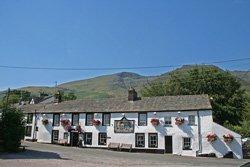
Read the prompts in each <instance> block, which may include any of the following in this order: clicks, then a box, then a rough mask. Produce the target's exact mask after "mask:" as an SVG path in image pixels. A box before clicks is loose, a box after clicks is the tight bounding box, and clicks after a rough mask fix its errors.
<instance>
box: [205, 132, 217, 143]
mask: <svg viewBox="0 0 250 167" xmlns="http://www.w3.org/2000/svg"><path fill="white" fill-rule="evenodd" d="M206 138H207V141H208V142H210V143H212V142H214V141H215V140H217V135H216V134H215V133H209V134H208V135H207V136H206Z"/></svg>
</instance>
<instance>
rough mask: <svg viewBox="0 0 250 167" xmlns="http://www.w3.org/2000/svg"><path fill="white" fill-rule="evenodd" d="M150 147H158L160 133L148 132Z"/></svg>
mask: <svg viewBox="0 0 250 167" xmlns="http://www.w3.org/2000/svg"><path fill="white" fill-rule="evenodd" d="M148 147H151V148H157V147H158V134H157V133H149V134H148Z"/></svg>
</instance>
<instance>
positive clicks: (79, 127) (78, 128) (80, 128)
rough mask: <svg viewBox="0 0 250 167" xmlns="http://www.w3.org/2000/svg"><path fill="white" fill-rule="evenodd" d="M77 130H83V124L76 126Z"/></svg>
mask: <svg viewBox="0 0 250 167" xmlns="http://www.w3.org/2000/svg"><path fill="white" fill-rule="evenodd" d="M76 130H77V131H78V132H79V133H80V132H82V127H81V125H77V126H76Z"/></svg>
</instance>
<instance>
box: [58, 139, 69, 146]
mask: <svg viewBox="0 0 250 167" xmlns="http://www.w3.org/2000/svg"><path fill="white" fill-rule="evenodd" d="M58 143H59V144H61V145H64V146H66V145H67V144H68V140H67V139H61V140H59V142H58Z"/></svg>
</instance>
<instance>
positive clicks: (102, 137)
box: [98, 133, 107, 145]
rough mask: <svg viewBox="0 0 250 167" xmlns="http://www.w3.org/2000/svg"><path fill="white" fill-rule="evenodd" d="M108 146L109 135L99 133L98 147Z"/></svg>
mask: <svg viewBox="0 0 250 167" xmlns="http://www.w3.org/2000/svg"><path fill="white" fill-rule="evenodd" d="M106 144H107V133H99V135H98V145H106Z"/></svg>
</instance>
